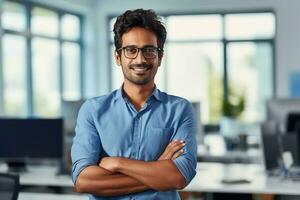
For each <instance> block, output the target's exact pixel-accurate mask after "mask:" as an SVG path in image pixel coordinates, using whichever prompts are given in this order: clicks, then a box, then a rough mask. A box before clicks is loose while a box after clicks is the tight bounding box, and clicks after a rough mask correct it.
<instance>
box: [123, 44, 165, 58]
mask: <svg viewBox="0 0 300 200" xmlns="http://www.w3.org/2000/svg"><path fill="white" fill-rule="evenodd" d="M128 47H132V48H135V49H137V53H136V55H135V56H134V57H128V56H127V55H126V51H124V56H125V58H128V59H135V58H136V57H137V56H138V55H139V53H140V51H141V52H142V54H143V56H144V58H145V59H153V58H155V57H156V56H158V55H159V53H160V52H162V51H163V50H162V49H161V48H159V47H155V46H145V47H141V48H139V47H137V46H125V47H121V48H119V49H117V52H119V54H121V53H122V50H124V49H126V48H128ZM149 47H150V48H154V49H155V50H156V51H157V55H156V56H153V57H147V56H145V54H144V49H146V48H149Z"/></svg>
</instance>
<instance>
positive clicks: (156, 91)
mask: <svg viewBox="0 0 300 200" xmlns="http://www.w3.org/2000/svg"><path fill="white" fill-rule="evenodd" d="M152 97H154V98H155V99H156V100H158V101H162V98H161V92H160V91H159V89H157V87H156V85H155V86H154V89H153V92H152V94H151V95H150V96H149V97H148V99H149V100H150V99H151V98H152ZM120 98H123V99H127V98H126V96H125V94H124V90H123V85H122V86H121V87H120V88H119V89H118V90H117V91H116V95H115V98H114V99H115V100H117V99H120Z"/></svg>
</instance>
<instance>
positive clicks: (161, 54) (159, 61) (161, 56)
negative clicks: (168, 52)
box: [158, 51, 164, 66]
mask: <svg viewBox="0 0 300 200" xmlns="http://www.w3.org/2000/svg"><path fill="white" fill-rule="evenodd" d="M163 57H164V52H163V51H162V52H160V53H159V55H158V66H160V64H161V61H162V59H163Z"/></svg>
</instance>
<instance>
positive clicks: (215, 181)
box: [20, 162, 300, 200]
mask: <svg viewBox="0 0 300 200" xmlns="http://www.w3.org/2000/svg"><path fill="white" fill-rule="evenodd" d="M223 179H226V180H229V181H230V180H233V181H234V180H240V179H245V180H248V181H250V183H227V184H225V183H222V180H223ZM20 183H21V185H23V186H56V187H73V183H72V181H71V177H70V176H68V175H56V174H55V170H54V169H53V168H52V169H51V167H43V168H37V169H35V168H32V169H30V171H29V172H27V173H22V174H21V175H20ZM299 188H300V181H298V182H297V181H292V180H290V179H283V178H281V177H278V176H277V177H269V176H267V175H266V173H265V171H264V168H263V166H262V165H260V164H223V163H211V162H210V163H204V162H200V163H198V165H197V174H196V176H195V177H194V179H193V180H192V182H191V183H190V184H189V185H188V186H187V187H186V188H185V189H184V191H193V192H225V193H252V194H261V193H267V194H279V195H300V189H299ZM57 200H58V199H57Z"/></svg>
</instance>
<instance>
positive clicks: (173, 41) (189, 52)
mask: <svg viewBox="0 0 300 200" xmlns="http://www.w3.org/2000/svg"><path fill="white" fill-rule="evenodd" d="M114 21H115V19H111V21H110V23H111V27H112V25H113V23H114ZM164 22H165V24H166V28H167V32H168V36H167V41H166V44H165V57H164V63H163V66H161V67H160V71H159V72H158V76H159V77H157V79H158V81H156V82H158V84H157V85H158V87H159V88H160V89H161V90H164V91H166V92H168V93H170V94H174V95H178V96H182V97H185V98H187V99H189V100H190V101H192V102H201V118H202V121H203V122H204V123H205V124H215V123H218V122H219V121H220V119H221V117H222V116H223V102H224V100H225V99H229V98H230V99H233V100H235V99H239V98H242V99H244V102H245V109H244V111H243V113H242V115H241V116H240V119H241V120H242V121H244V122H258V121H262V120H264V118H265V113H264V112H263V110H265V109H264V103H265V100H266V99H268V98H270V97H272V95H273V93H274V91H273V90H274V85H273V74H274V69H275V67H274V63H273V60H274V55H273V52H274V37H275V16H274V14H273V13H271V12H263V13H223V14H201V15H169V16H165V17H164ZM111 30H112V29H111ZM113 49H114V46H113V40H112V37H111V50H113ZM112 63H114V61H113V60H112ZM112 80H113V82H112V86H113V89H115V88H117V87H120V84H121V82H122V72H121V70H120V71H118V72H116V70H115V69H114V71H113V73H112ZM232 97H234V98H232Z"/></svg>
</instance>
